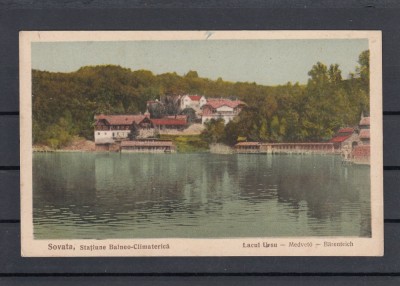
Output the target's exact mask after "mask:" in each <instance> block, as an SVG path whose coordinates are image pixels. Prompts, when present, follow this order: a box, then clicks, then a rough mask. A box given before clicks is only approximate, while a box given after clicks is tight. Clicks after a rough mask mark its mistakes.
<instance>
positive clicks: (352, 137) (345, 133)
mask: <svg viewBox="0 0 400 286" xmlns="http://www.w3.org/2000/svg"><path fill="white" fill-rule="evenodd" d="M358 141H359V139H358V134H357V133H356V132H355V129H354V128H352V127H345V128H341V129H339V130H338V132H337V133H336V134H335V136H333V138H332V139H331V140H330V141H329V142H331V143H333V146H334V148H335V150H337V151H339V150H342V149H343V148H347V149H349V150H351V149H352V148H353V147H354V146H357V145H358Z"/></svg>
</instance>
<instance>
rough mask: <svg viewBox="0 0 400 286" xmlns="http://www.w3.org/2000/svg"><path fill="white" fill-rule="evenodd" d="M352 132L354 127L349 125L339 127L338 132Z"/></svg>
mask: <svg viewBox="0 0 400 286" xmlns="http://www.w3.org/2000/svg"><path fill="white" fill-rule="evenodd" d="M353 132H354V128H351V127H346V128H341V129H340V130H339V131H338V133H353Z"/></svg>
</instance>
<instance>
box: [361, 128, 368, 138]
mask: <svg viewBox="0 0 400 286" xmlns="http://www.w3.org/2000/svg"><path fill="white" fill-rule="evenodd" d="M369 138H370V136H369V129H361V130H360V139H369Z"/></svg>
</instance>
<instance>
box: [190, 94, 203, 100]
mask: <svg viewBox="0 0 400 286" xmlns="http://www.w3.org/2000/svg"><path fill="white" fill-rule="evenodd" d="M188 97H189V98H190V99H191V100H192V101H200V99H201V95H188Z"/></svg>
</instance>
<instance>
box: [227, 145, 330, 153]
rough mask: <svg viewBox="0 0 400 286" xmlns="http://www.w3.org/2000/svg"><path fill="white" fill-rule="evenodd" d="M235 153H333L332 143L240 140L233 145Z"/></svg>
mask: <svg viewBox="0 0 400 286" xmlns="http://www.w3.org/2000/svg"><path fill="white" fill-rule="evenodd" d="M235 151H236V153H245V154H249V153H250V154H251V153H265V154H330V153H334V152H335V149H334V145H333V143H262V142H240V143H237V144H236V145H235Z"/></svg>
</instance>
